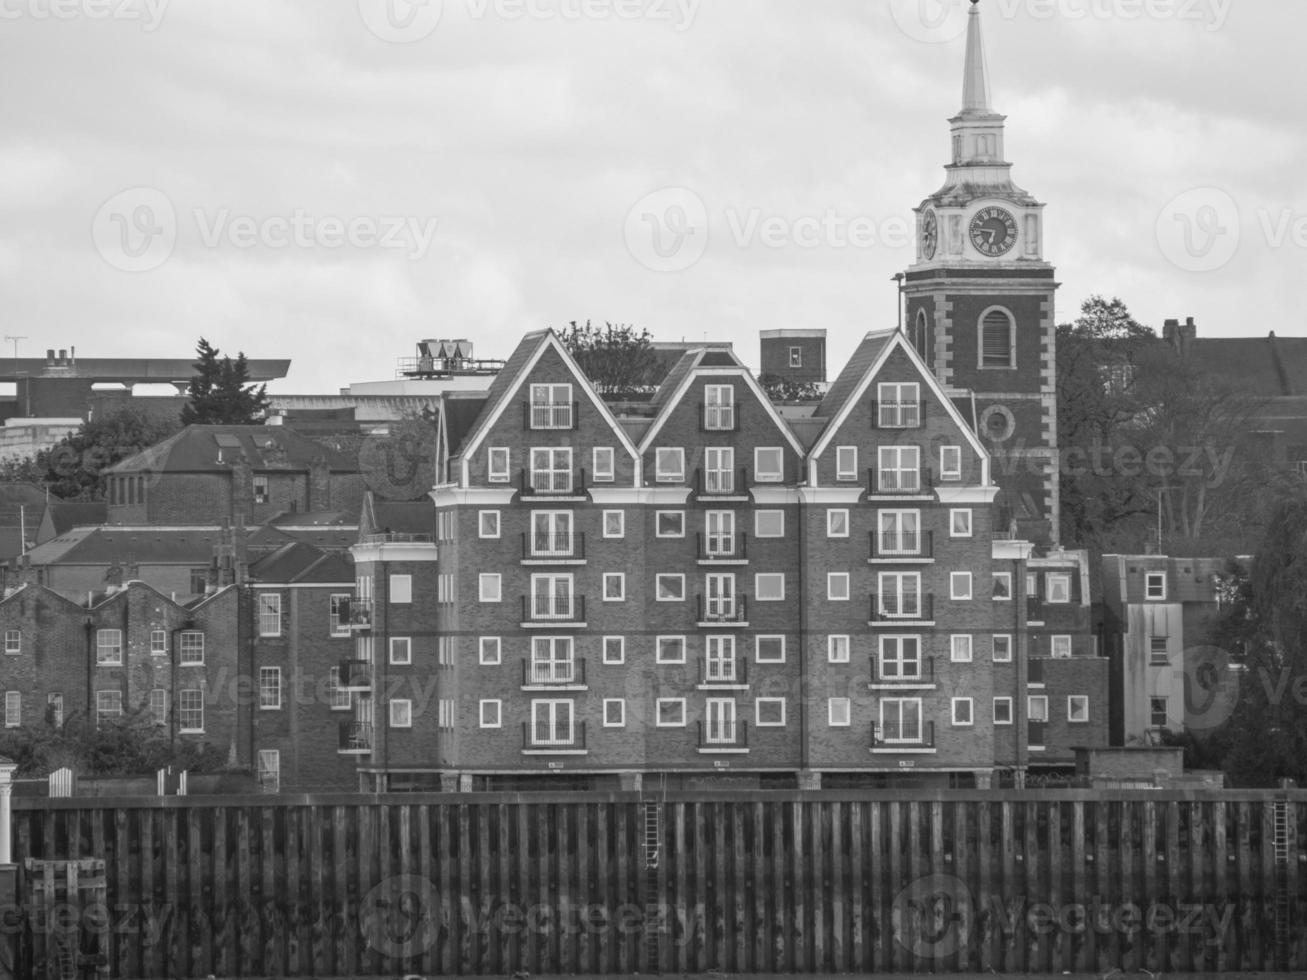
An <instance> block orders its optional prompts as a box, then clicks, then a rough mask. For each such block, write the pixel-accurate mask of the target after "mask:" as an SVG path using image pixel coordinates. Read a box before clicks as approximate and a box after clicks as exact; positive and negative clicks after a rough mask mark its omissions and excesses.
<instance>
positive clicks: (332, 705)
mask: <svg viewBox="0 0 1307 980" xmlns="http://www.w3.org/2000/svg"><path fill="white" fill-rule="evenodd" d="M327 704H328V708H329V709H330V710H331V711H352V710H353V708H354V698H353V696H352V695H351V694H350V692H349V691H342V690H341V689H340V668H339V667H338V666H335V665H334V664H333V665H332V666H331V667H330V668H328V670H327Z"/></svg>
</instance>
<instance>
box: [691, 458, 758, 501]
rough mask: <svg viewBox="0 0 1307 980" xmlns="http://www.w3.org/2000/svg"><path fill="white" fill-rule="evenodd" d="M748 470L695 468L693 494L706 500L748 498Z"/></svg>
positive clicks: (743, 468)
mask: <svg viewBox="0 0 1307 980" xmlns="http://www.w3.org/2000/svg"><path fill="white" fill-rule="evenodd" d="M748 485H749V471H748V470H747V469H746V468H745V467H743V466H741V467H740V468H739V469H738V470H695V471H694V495H695V496H696V497H701V498H706V499H708V500H748V499H749V491H748V490H747V489H746V487H748Z"/></svg>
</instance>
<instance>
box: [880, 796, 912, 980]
mask: <svg viewBox="0 0 1307 980" xmlns="http://www.w3.org/2000/svg"><path fill="white" fill-rule="evenodd" d="M886 807H887V808H888V810H889V837H888V840H887V844H888V845H889V879H888V880H887V881H886V889H885V890H886V894H887V895H888V896H889V901H890V902H893V900H894V898H895V897H896V896H897V895H898V893H899V891H900V890H901V889H902V888H903V887H904V885H906V884H907V877H906V876H905V874H904V866H903V858H904V853H903V852H904V850H905V847H904V845H905V843H906V842H907V839H908V838H907V835H906V834H905V833H904V829H903V806H902V804H900V803H899V802H898V801H897V800H892V801H890V802H889V803H887V804H886ZM894 911H895V909H893V908H892V907H887V909H886V916H885V920H886V921H885V923H884V925H885V943H886V945H887V946H888V947H889V968H890V969H892V970H895V971H897V972H908V971H909V970H911V969H912V959H911V957H910V956H909V954H908V950H907V949H906V948H904V945H903V943H902V942H900V941H899V935H898V933H896V932H895V930H894V924H893V921H892V916H893V913H894Z"/></svg>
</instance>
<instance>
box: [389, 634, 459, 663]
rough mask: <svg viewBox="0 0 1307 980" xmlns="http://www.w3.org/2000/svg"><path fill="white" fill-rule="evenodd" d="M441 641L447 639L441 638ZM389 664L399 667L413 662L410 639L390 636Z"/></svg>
mask: <svg viewBox="0 0 1307 980" xmlns="http://www.w3.org/2000/svg"><path fill="white" fill-rule="evenodd" d="M441 639H447V637H441ZM390 662H391V663H392V664H397V665H399V666H401V667H402V666H405V665H407V664H411V663H412V662H413V639H412V637H408V636H392V637H391V638H390Z"/></svg>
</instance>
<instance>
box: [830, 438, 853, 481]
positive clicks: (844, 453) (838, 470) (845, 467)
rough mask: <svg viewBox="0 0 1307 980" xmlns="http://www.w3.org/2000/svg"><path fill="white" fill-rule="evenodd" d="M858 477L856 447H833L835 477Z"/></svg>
mask: <svg viewBox="0 0 1307 980" xmlns="http://www.w3.org/2000/svg"><path fill="white" fill-rule="evenodd" d="M857 478H858V447H857V446H836V447H835V479H837V480H856V479H857Z"/></svg>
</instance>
